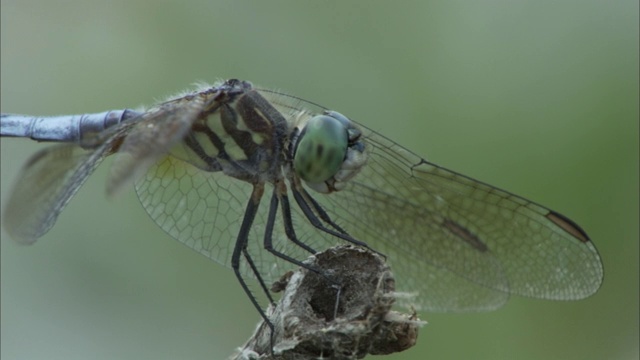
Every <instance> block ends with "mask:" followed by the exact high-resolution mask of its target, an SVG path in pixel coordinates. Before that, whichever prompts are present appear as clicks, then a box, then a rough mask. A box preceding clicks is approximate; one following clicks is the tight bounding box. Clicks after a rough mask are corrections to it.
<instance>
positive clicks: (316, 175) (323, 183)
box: [293, 111, 366, 193]
mask: <svg viewBox="0 0 640 360" xmlns="http://www.w3.org/2000/svg"><path fill="white" fill-rule="evenodd" d="M361 135H362V134H361V132H360V130H358V129H357V128H356V127H355V125H354V124H353V122H351V120H349V119H348V118H347V117H346V116H344V115H342V114H340V113H338V112H335V111H325V112H324V113H322V114H320V115H316V116H314V117H312V118H311V119H309V120H308V121H307V122H306V124H305V126H304V128H303V129H302V131H301V132H300V136H299V137H298V139H297V142H296V144H295V152H294V155H293V168H294V170H295V172H296V174H297V175H298V176H299V177H300V178H301V179H302V180H304V181H305V183H306V184H307V185H308V186H309V187H310V188H312V189H314V190H316V191H318V192H321V193H331V192H334V191H338V190H341V189H343V188H344V186H345V184H346V182H347V181H349V180H350V179H351V178H353V177H354V176H355V175H356V174H357V173H358V172H359V171H360V169H361V168H362V167H363V166H364V164H365V163H366V153H365V151H364V150H365V147H364V143H363V142H362V141H361V139H360V137H361Z"/></svg>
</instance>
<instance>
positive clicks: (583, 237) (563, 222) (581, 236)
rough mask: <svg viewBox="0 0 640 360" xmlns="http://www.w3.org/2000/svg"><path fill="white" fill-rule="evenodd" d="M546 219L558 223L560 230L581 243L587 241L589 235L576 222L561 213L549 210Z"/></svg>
mask: <svg viewBox="0 0 640 360" xmlns="http://www.w3.org/2000/svg"><path fill="white" fill-rule="evenodd" d="M546 217H547V219H549V220H551V222H552V223H554V224H556V225H558V226H559V227H560V228H561V229H562V230H564V231H566V232H567V233H569V234H570V235H571V236H573V237H575V238H576V239H578V240H580V241H582V242H583V243H587V242H589V241H590V240H589V236H588V235H587V233H586V232H584V230H582V228H581V227H580V226H578V224H576V223H574V222H573V221H571V220H570V219H569V218H567V217H565V216H564V215H562V214H558V213H557V212H555V211H549V213H548V214H547V215H546Z"/></svg>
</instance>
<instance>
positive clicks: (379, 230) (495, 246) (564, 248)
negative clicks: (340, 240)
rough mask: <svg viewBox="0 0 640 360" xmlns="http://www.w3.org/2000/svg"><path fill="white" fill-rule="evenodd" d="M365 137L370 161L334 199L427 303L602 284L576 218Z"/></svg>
mask: <svg viewBox="0 0 640 360" xmlns="http://www.w3.org/2000/svg"><path fill="white" fill-rule="evenodd" d="M365 136H366V141H367V144H368V149H369V161H368V163H367V165H366V166H365V168H364V169H363V170H362V172H361V173H360V174H359V175H358V176H357V177H356V178H355V179H354V180H352V181H351V183H350V184H349V185H348V187H347V188H346V189H345V190H343V191H340V192H337V193H336V194H335V196H334V195H330V196H327V197H326V198H327V200H326V201H328V202H329V203H330V204H329V205H328V206H329V207H330V209H331V211H332V213H333V212H337V213H338V214H339V216H338V218H339V219H340V220H341V221H342V222H344V223H346V224H345V229H346V230H347V231H348V232H350V233H351V235H353V236H354V237H356V238H358V239H360V240H363V241H365V242H367V243H368V244H369V245H370V246H371V247H372V248H374V249H376V250H378V251H381V252H383V253H387V254H390V255H391V256H390V258H391V259H402V261H401V262H398V263H392V264H391V265H392V266H393V269H394V272H395V273H396V277H397V278H398V279H399V281H400V283H401V284H402V283H403V282H404V284H402V285H403V287H402V288H400V290H409V291H411V290H419V291H421V292H422V293H423V295H422V296H421V298H420V299H419V301H418V302H419V303H422V304H423V305H424V307H426V308H428V309H431V310H436V311H467V310H489V309H492V308H495V307H499V306H500V305H502V304H503V303H504V301H505V300H506V297H507V296H508V294H517V295H522V296H529V297H536V298H544V299H559V300H572V299H580V298H584V297H586V296H589V295H591V294H593V293H594V292H595V291H596V290H597V289H598V288H599V286H600V284H601V282H602V274H603V270H602V263H601V260H600V257H599V255H598V253H597V251H596V249H595V247H594V246H593V244H592V243H591V242H590V241H589V239H588V238H587V236H586V234H584V232H583V231H582V230H581V229H580V228H579V227H577V225H575V224H573V223H572V222H571V221H570V220H568V219H566V218H564V217H563V216H562V215H559V214H557V213H555V212H553V211H551V210H549V209H546V208H544V207H542V206H540V205H538V204H535V203H533V202H530V201H528V200H526V199H524V198H521V197H519V196H516V195H513V194H511V193H508V192H506V191H503V190H500V189H497V188H494V187H492V186H490V185H487V184H484V183H481V182H478V181H476V180H473V179H471V178H468V177H466V176H464V175H460V174H457V173H455V172H452V171H449V170H446V169H444V168H441V167H439V166H437V165H434V164H432V163H429V162H427V161H425V160H424V159H422V158H420V157H418V156H416V155H414V154H413V153H411V152H410V151H408V150H406V149H404V148H402V147H401V146H399V145H398V144H396V143H394V142H392V141H390V140H388V139H386V138H384V137H382V136H380V135H379V134H376V133H375V132H372V131H370V130H369V131H367V133H366V135H365ZM397 253H399V254H397Z"/></svg>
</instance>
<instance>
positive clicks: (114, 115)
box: [0, 109, 141, 144]
mask: <svg viewBox="0 0 640 360" xmlns="http://www.w3.org/2000/svg"><path fill="white" fill-rule="evenodd" d="M140 114H141V113H139V112H137V111H134V110H131V109H124V110H112V111H105V112H101V113H94V114H82V115H62V116H49V117H34V116H29V115H17V114H2V115H1V116H0V136H11V137H28V138H31V139H33V140H38V141H60V142H74V143H80V144H82V143H83V141H86V140H87V139H88V138H89V137H91V136H95V135H97V134H99V133H100V132H102V131H103V130H105V129H107V128H110V127H112V126H114V125H117V124H119V123H121V122H123V121H125V120H127V119H130V118H133V117H136V116H139V115H140Z"/></svg>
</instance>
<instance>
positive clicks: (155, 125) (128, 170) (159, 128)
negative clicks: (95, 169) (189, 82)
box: [107, 94, 210, 195]
mask: <svg viewBox="0 0 640 360" xmlns="http://www.w3.org/2000/svg"><path fill="white" fill-rule="evenodd" d="M209 98H210V97H207V96H205V95H202V94H195V95H193V96H187V97H183V98H180V99H176V100H173V101H168V102H166V103H163V104H160V105H159V106H157V107H155V108H153V109H150V110H149V111H147V112H145V113H144V114H142V115H141V116H140V117H139V118H138V119H136V120H135V125H133V126H132V127H131V129H130V130H129V131H128V133H127V134H125V136H124V141H123V143H122V145H121V146H120V148H119V149H118V152H117V154H116V156H115V160H114V162H113V164H112V165H111V170H110V174H109V177H108V180H107V193H108V194H110V195H113V194H114V193H116V192H117V191H118V190H120V189H121V188H122V187H123V185H124V184H126V183H128V182H129V181H131V180H135V179H137V178H139V177H140V176H141V175H142V174H144V173H145V172H146V170H147V169H148V168H149V166H151V165H152V164H153V163H155V162H156V161H158V159H160V158H161V157H162V156H163V155H164V154H166V153H168V152H169V150H170V149H171V147H173V146H174V145H175V144H177V143H178V142H179V141H181V140H182V139H183V138H184V136H185V135H186V134H187V133H188V132H189V130H190V129H191V125H192V124H193V122H194V121H195V120H196V119H197V117H198V115H199V114H200V113H201V112H202V110H203V109H204V107H205V106H206V105H207V101H208V99H209Z"/></svg>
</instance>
